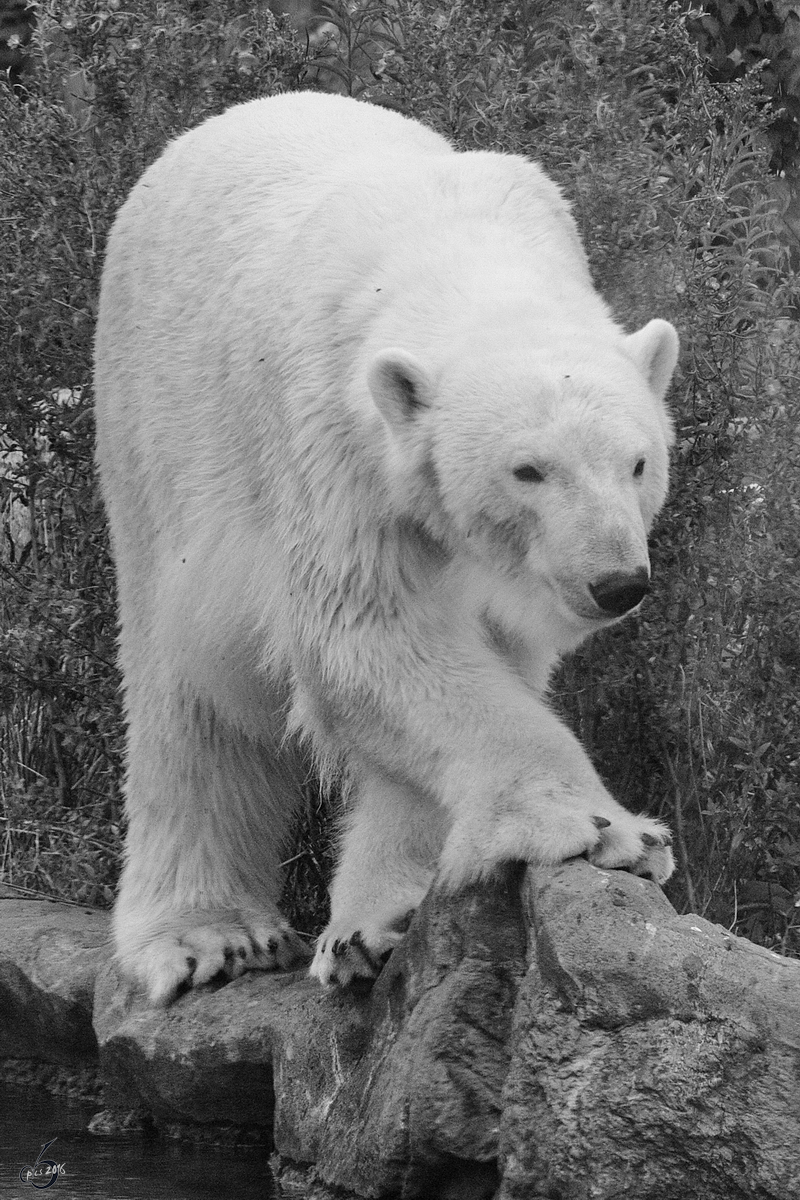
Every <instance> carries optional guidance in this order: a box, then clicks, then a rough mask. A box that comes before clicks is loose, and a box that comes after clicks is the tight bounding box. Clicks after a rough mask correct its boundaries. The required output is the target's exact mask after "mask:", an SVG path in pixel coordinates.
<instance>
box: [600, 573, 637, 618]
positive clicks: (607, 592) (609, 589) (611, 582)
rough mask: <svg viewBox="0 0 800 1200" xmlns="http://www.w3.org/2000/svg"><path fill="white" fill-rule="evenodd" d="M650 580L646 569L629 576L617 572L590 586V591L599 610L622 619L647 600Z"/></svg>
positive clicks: (604, 576)
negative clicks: (624, 614)
mask: <svg viewBox="0 0 800 1200" xmlns="http://www.w3.org/2000/svg"><path fill="white" fill-rule="evenodd" d="M649 584H650V580H649V578H648V575H647V571H646V570H645V568H644V567H640V568H639V570H638V571H634V572H633V573H632V574H630V575H628V574H626V573H625V572H624V571H615V572H613V573H612V574H611V575H603V576H602V577H601V578H600V579H598V580H597V582H596V583H590V584H589V591H590V592H591V593H592V598H593V599H594V602H595V604H596V605H597V606H598V608H602V610H603V612H604V613H608V615H609V616H610V617H621V616H622V614H623V613H626V612H630V610H631V609H632V608H635V607H636V605H637V604H638V603H639V602H640V601H641V600H643V599H644V598H645V596H646V595H647V590H648V587H649Z"/></svg>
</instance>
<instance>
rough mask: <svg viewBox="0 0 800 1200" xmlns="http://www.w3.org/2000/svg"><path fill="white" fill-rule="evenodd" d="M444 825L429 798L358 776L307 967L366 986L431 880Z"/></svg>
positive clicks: (337, 981)
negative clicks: (325, 917) (323, 922)
mask: <svg viewBox="0 0 800 1200" xmlns="http://www.w3.org/2000/svg"><path fill="white" fill-rule="evenodd" d="M445 832H446V814H445V812H444V810H443V809H442V808H441V807H440V806H439V805H437V804H436V802H435V801H434V800H432V799H430V798H428V797H426V796H423V795H421V794H419V793H417V792H415V791H414V790H413V789H412V788H405V787H402V786H400V785H398V784H396V783H394V782H392V781H390V780H388V779H386V778H384V777H382V776H380V775H377V774H374V773H370V774H365V775H363V776H362V777H361V780H360V782H359V785H358V787H357V789H356V792H355V800H354V804H353V807H352V812H351V813H350V815H349V816H348V818H347V822H346V826H345V830H344V834H343V837H342V847H341V855H340V861H339V866H338V867H337V870H336V874H335V877H334V879H333V883H332V885H331V919H330V922H329V924H328V926H327V928H326V929H325V930H324V931H323V933H322V934H321V935H320V937H319V939H318V942H317V952H316V956H315V958H314V961H313V963H312V965H311V974H312V975H313V976H315V977H316V978H317V979H319V981H320V983H322V984H323V986H325V987H332V986H338V987H352V988H356V989H357V988H359V987H363V988H366V987H369V986H370V985H371V983H372V982H373V981H374V979H375V978H376V976H377V975H378V973H379V972H380V970H381V967H382V966H383V964H384V962H385V961H386V958H387V957H388V955H389V954H390V953H391V951H392V950H393V949H394V947H395V946H396V945H397V943H398V942H399V941H400V939H401V938H402V936H403V934H404V933H405V931H406V929H407V928H408V925H409V922H410V920H411V917H412V915H413V913H414V910H415V909H416V908H417V907H418V905H419V904H420V902H421V900H422V898H423V896H424V895H425V893H426V892H427V890H428V888H429V886H430V884H431V881H432V879H433V875H434V871H435V868H436V863H437V860H438V857H439V853H440V850H441V847H442V843H443V841H444V836H445Z"/></svg>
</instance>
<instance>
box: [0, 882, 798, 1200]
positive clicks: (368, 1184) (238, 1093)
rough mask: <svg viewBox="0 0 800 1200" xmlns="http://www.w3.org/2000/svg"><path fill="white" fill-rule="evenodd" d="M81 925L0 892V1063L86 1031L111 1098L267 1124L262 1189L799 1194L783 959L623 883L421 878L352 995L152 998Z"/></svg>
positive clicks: (506, 1194)
mask: <svg viewBox="0 0 800 1200" xmlns="http://www.w3.org/2000/svg"><path fill="white" fill-rule="evenodd" d="M106 921H107V918H106V917H104V916H103V915H101V914H96V913H87V912H85V910H81V909H74V908H67V907H66V906H55V905H44V906H43V905H41V904H39V903H38V902H19V901H6V900H0V1015H2V1017H3V1018H4V1020H1V1021H0V1039H2V1040H0V1047H1V1048H2V1049H0V1054H2V1055H3V1056H5V1057H14V1058H25V1057H28V1058H30V1059H38V1060H40V1061H47V1062H64V1061H70V1062H79V1061H81V1062H83V1061H86V1060H87V1059H88V1060H92V1057H93V1055H95V1054H96V1051H95V1044H94V1036H95V1033H96V1037H97V1042H98V1044H99V1061H100V1065H101V1070H102V1072H103V1074H104V1076H105V1079H106V1083H107V1092H108V1096H109V1101H110V1102H111V1103H113V1104H116V1105H118V1106H120V1107H122V1108H129V1109H138V1110H140V1111H149V1112H152V1113H153V1114H155V1118H156V1121H157V1122H158V1123H159V1124H160V1125H161V1126H162V1127H167V1126H169V1125H170V1124H171V1123H173V1122H182V1123H186V1122H194V1123H198V1124H201V1125H203V1126H204V1127H206V1128H208V1127H210V1126H212V1125H215V1124H217V1125H225V1124H228V1125H234V1126H240V1125H247V1126H250V1127H254V1126H255V1127H261V1128H262V1129H263V1130H264V1131H265V1133H267V1132H270V1131H274V1145H275V1148H276V1150H277V1152H278V1153H279V1154H280V1155H281V1158H282V1162H283V1164H284V1166H285V1168H286V1169H285V1170H284V1172H283V1181H284V1182H283V1184H282V1185H281V1186H283V1187H284V1190H285V1193H286V1194H287V1195H291V1194H303V1189H305V1193H306V1194H308V1195H312V1194H313V1195H319V1196H320V1197H322V1196H326V1195H327V1194H328V1193H327V1191H326V1189H325V1186H324V1185H326V1184H327V1185H335V1186H336V1187H338V1188H343V1189H347V1191H348V1194H351V1195H358V1196H364V1197H381V1196H387V1197H389V1196H393V1197H401V1198H403V1200H414V1198H417V1200H450V1198H452V1200H489V1198H491V1197H493V1198H495V1200H546V1198H547V1200H555V1198H556V1197H558V1198H559V1200H612V1197H613V1198H616V1197H619V1196H620V1195H624V1196H627V1197H630V1198H631V1200H693V1198H694V1197H697V1198H698V1200H700V1198H702V1200H745V1198H747V1200H800V1167H798V1162H797V1152H796V1147H797V1145H798V1144H800V1101H799V1100H798V1096H800V1083H798V1080H800V963H798V962H797V961H794V960H787V959H782V958H779V957H778V956H777V955H773V954H770V953H769V952H768V951H766V950H763V949H760V948H759V947H757V946H754V945H752V944H751V943H749V942H747V941H744V940H743V939H739V938H734V937H731V936H730V935H728V934H727V933H726V932H725V930H723V929H721V928H719V927H718V926H713V925H710V924H708V922H706V921H703V920H701V919H700V918H699V917H695V916H688V917H678V916H677V915H676V913H675V912H674V910H673V909H672V907H671V906H670V904H669V903H668V902H667V900H666V899H665V897H664V896H663V894H662V893H661V892H660V891H659V889H658V888H656V887H655V886H654V885H653V884H651V883H649V882H647V881H645V880H641V879H637V878H634V877H633V876H631V875H627V874H625V873H624V872H616V871H598V870H596V869H594V868H593V867H590V866H588V864H586V863H585V862H582V861H575V862H571V863H568V864H565V865H564V866H562V867H558V868H553V869H550V870H537V871H534V872H530V873H529V874H528V875H527V876H526V875H525V874H524V873H522V872H521V871H511V872H509V875H508V878H507V879H506V880H504V881H503V882H501V883H497V884H496V885H493V886H491V887H484V888H480V889H472V890H468V891H466V892H464V893H462V894H460V895H459V896H456V897H454V898H450V899H443V898H442V897H441V896H438V895H437V894H436V893H435V892H434V893H432V894H431V895H429V896H428V897H427V899H426V901H425V903H424V904H423V906H422V908H421V909H420V911H419V913H418V914H417V916H416V918H415V920H414V922H413V923H412V926H411V929H410V930H409V933H408V935H407V937H406V938H405V939H404V941H403V943H402V944H401V946H400V947H399V948H398V949H397V950H396V951H395V953H394V954H393V956H392V958H391V959H390V961H389V963H388V965H387V967H386V968H385V969H384V971H383V973H382V975H381V977H380V978H379V980H378V982H377V984H376V986H375V988H374V989H373V991H372V993H371V995H369V996H366V997H351V996H339V995H335V994H324V993H323V992H321V991H320V989H319V987H318V986H317V985H316V984H315V983H312V982H311V981H310V980H308V979H306V978H305V977H304V976H302V975H284V976H278V975H275V976H271V975H257V974H256V975H251V976H247V977H245V978H243V979H240V980H237V981H236V982H235V983H232V984H229V985H227V986H225V987H222V988H218V989H217V990H214V989H213V988H207V989H203V990H201V991H198V992H196V993H188V994H187V995H185V996H183V997H181V998H180V999H179V1000H178V1001H177V1002H176V1003H175V1004H174V1005H173V1006H172V1007H171V1008H169V1009H167V1010H166V1011H160V1012H153V1011H152V1010H150V1009H148V1008H146V1007H145V1006H143V1004H142V1002H141V1000H140V998H139V997H137V996H136V995H135V994H133V993H132V992H131V991H130V990H129V989H128V988H127V987H126V986H125V985H124V984H123V983H121V982H120V980H119V979H118V978H117V976H116V974H115V971H114V969H113V966H112V965H111V964H110V963H109V961H108V956H107V951H106V950H105V949H104V943H105V930H106ZM95 975H96V976H97V979H96V987H95V988H94V1032H92V1026H91V1025H90V1023H89V1021H90V1013H91V1007H92V998H91V995H92V989H93V987H94V981H95ZM304 1168H309V1170H307V1171H304ZM292 1188H294V1189H295V1190H294V1191H293V1190H292ZM298 1188H299V1189H300V1192H299V1193H298V1192H297V1189H298ZM309 1189H311V1190H310V1191H309Z"/></svg>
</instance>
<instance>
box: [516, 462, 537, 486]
mask: <svg viewBox="0 0 800 1200" xmlns="http://www.w3.org/2000/svg"><path fill="white" fill-rule="evenodd" d="M513 474H514V478H515V479H518V480H519V481H520V483H544V475H543V474H542V472H541V471H540V470H539V468H538V467H535V466H534V465H533V463H521V464H520V465H519V466H518V467H514V471H513Z"/></svg>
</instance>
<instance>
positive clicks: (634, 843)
mask: <svg viewBox="0 0 800 1200" xmlns="http://www.w3.org/2000/svg"><path fill="white" fill-rule="evenodd" d="M593 819H594V821H595V824H596V825H597V827H598V829H599V830H600V840H599V842H598V843H597V845H596V846H595V847H594V849H593V850H591V851H590V853H589V855H588V859H589V862H590V863H592V864H593V865H594V866H595V867H604V868H622V869H623V870H626V871H631V872H632V873H633V874H634V875H647V876H649V878H650V879H652V880H653V881H654V882H655V883H657V884H659V886H661V885H663V884H664V883H666V881H667V880H668V879H669V877H670V875H671V874H672V872H673V871H674V870H675V860H674V858H673V856H672V834H671V833H670V831H669V830H668V829H667V827H666V826H665V825H662V824H661V822H660V821H656V820H654V819H653V818H652V817H644V816H636V815H635V814H634V813H629V812H627V811H626V810H625V809H620V810H618V812H616V813H614V814H612V816H611V819H610V820H609V819H608V818H606V817H595V818H593Z"/></svg>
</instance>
